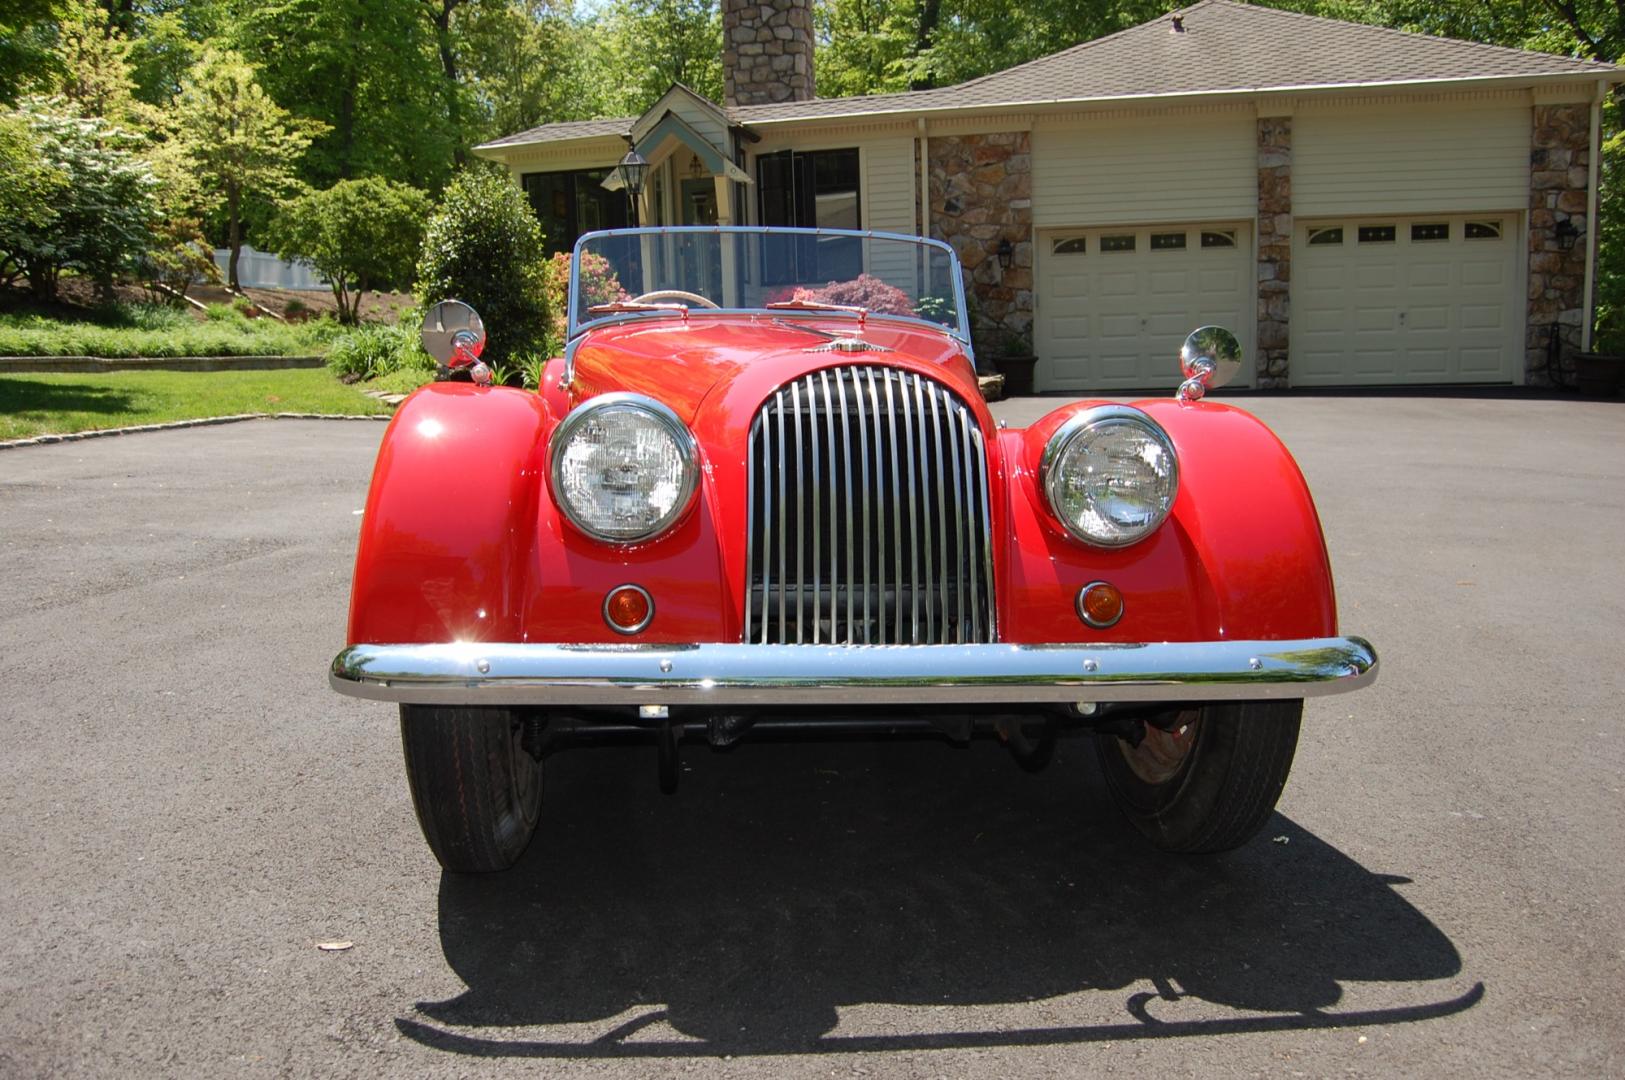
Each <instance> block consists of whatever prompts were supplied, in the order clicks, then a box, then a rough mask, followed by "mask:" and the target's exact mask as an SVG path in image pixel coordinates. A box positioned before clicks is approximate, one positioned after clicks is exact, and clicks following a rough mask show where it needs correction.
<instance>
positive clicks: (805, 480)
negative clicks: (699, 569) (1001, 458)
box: [744, 366, 995, 645]
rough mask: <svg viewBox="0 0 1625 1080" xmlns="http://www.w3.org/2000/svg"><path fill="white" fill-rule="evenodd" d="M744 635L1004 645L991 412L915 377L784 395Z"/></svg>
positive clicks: (854, 374)
mask: <svg viewBox="0 0 1625 1080" xmlns="http://www.w3.org/2000/svg"><path fill="white" fill-rule="evenodd" d="M747 475H748V489H749V490H748V493H747V498H748V500H749V503H750V526H749V541H748V544H749V547H748V552H747V557H746V564H747V566H748V573H749V574H750V590H749V592H748V594H747V598H746V603H745V629H744V640H745V641H747V642H758V643H761V644H764V645H766V644H781V645H815V644H833V645H927V644H949V643H958V642H988V641H992V640H994V633H995V631H994V622H995V620H994V611H993V552H992V543H991V533H992V526H991V517H990V514H989V505H988V498H989V497H988V478H987V453H986V448H985V447H984V445H983V440H982V430H981V428H980V427H979V426H978V425H977V423H976V415H975V414H974V413H973V412H972V411H971V410H970V409H969V408H968V407H967V406H966V405H965V403H964V402H962V401H960V400H959V398H957V397H955V396H954V395H953V394H951V393H950V392H949V391H948V390H947V389H946V388H945V387H943V386H941V385H939V384H938V383H936V382H933V381H932V380H930V379H928V378H922V377H921V376H918V375H915V374H913V373H912V372H906V371H899V370H897V369H894V368H886V367H873V366H854V367H843V368H833V369H826V370H824V371H816V372H813V373H812V374H810V375H806V376H803V377H802V378H800V379H797V380H796V381H795V382H792V383H790V384H789V385H787V386H784V387H782V388H780V389H779V390H776V391H774V393H773V396H772V397H770V398H768V400H767V401H766V402H765V403H764V404H763V406H762V408H761V411H759V412H758V413H757V414H756V420H755V422H754V423H753V424H752V426H751V433H750V450H749V458H748V461H747Z"/></svg>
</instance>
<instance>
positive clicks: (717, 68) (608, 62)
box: [590, 0, 722, 116]
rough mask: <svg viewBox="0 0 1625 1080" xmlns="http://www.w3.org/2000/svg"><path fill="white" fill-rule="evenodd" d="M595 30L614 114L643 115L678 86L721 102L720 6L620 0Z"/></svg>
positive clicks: (709, 0)
mask: <svg viewBox="0 0 1625 1080" xmlns="http://www.w3.org/2000/svg"><path fill="white" fill-rule="evenodd" d="M594 29H595V32H594V33H593V34H592V35H591V38H590V41H591V44H592V47H593V52H594V56H593V63H594V65H595V66H596V67H597V68H598V69H599V70H600V71H601V72H602V73H603V75H604V76H605V77H608V78H610V79H612V80H613V82H612V83H611V85H612V87H613V89H612V90H611V91H610V93H609V94H608V95H607V97H608V99H609V100H608V101H607V102H606V104H607V105H608V106H609V109H610V111H611V112H612V113H614V114H617V115H621V116H628V115H632V114H635V113H639V112H642V111H643V110H644V109H647V108H648V107H649V106H650V105H653V104H654V103H655V101H656V100H657V99H658V98H659V97H660V95H661V94H663V93H665V92H666V90H667V89H669V88H670V87H671V84H672V83H674V82H680V83H682V84H683V85H685V86H687V87H688V88H689V89H690V90H694V91H696V92H697V93H700V94H703V95H704V96H706V97H708V98H710V99H711V100H712V101H721V100H722V14H721V11H720V9H719V8H718V6H717V4H716V2H715V0H616V2H615V3H614V4H613V5H612V6H611V7H610V8H609V10H608V12H607V13H606V14H604V15H603V16H600V18H599V20H598V23H597V25H596V27H595V28H594ZM629 57H636V58H637V62H636V63H628V62H627V59H628V58H629Z"/></svg>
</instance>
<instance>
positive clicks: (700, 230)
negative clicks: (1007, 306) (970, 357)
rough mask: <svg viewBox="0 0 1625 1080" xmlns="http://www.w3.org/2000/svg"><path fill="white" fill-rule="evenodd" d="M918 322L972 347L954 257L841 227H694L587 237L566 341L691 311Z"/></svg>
mask: <svg viewBox="0 0 1625 1080" xmlns="http://www.w3.org/2000/svg"><path fill="white" fill-rule="evenodd" d="M717 308H720V309H724V310H728V311H754V312H765V313H768V314H774V315H783V314H784V313H786V312H800V313H809V312H828V313H830V314H832V315H835V316H843V317H851V318H857V317H859V316H860V315H882V316H902V317H905V318H911V319H920V320H924V321H926V322H928V323H931V324H933V325H935V326H937V327H940V328H942V329H945V330H947V331H948V332H949V333H951V334H953V335H955V336H956V337H958V338H960V339H961V340H964V341H966V342H967V344H968V342H969V334H968V333H967V332H966V322H965V295H964V287H963V285H962V283H961V281H960V276H959V264H958V260H956V259H955V258H954V253H953V249H952V248H950V247H948V245H946V244H944V243H942V242H941V241H939V240H925V239H922V238H920V237H917V236H899V235H895V234H891V233H862V232H846V231H842V230H835V229H779V228H745V227H726V226H724V227H706V226H701V227H693V228H651V229H617V230H614V231H613V232H596V233H588V234H586V235H585V236H583V237H582V238H581V239H580V240H579V241H577V243H576V250H575V258H574V259H573V260H572V262H571V266H570V336H571V337H572V338H573V337H575V336H576V335H577V334H578V333H580V332H581V331H582V330H583V329H585V328H586V327H588V326H590V325H592V324H593V323H596V322H601V321H602V320H604V319H617V318H619V319H624V318H635V317H637V316H638V315H639V314H643V313H648V312H668V311H674V310H683V309H686V310H687V311H688V312H689V313H691V314H692V313H694V312H703V311H708V310H712V309H717Z"/></svg>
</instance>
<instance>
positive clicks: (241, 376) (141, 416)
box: [0, 368, 390, 439]
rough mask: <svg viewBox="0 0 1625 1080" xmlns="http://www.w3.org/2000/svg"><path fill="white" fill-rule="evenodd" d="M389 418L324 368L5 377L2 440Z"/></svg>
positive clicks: (0, 397)
mask: <svg viewBox="0 0 1625 1080" xmlns="http://www.w3.org/2000/svg"><path fill="white" fill-rule="evenodd" d="M389 411H390V408H389V406H387V405H385V404H384V403H383V402H380V401H377V400H375V399H373V398H370V397H368V396H366V395H365V394H363V393H361V391H360V390H358V389H356V388H355V387H352V386H345V385H344V384H342V383H340V382H339V381H338V380H336V379H334V378H333V376H332V374H331V373H329V372H328V371H326V370H325V369H321V368H303V369H293V370H282V371H199V372H193V371H111V372H107V373H106V374H95V375H34V374H29V375H0V439H26V438H30V437H31V436H34V435H61V434H67V433H69V432H74V431H92V430H95V429H97V428H116V427H131V426H134V425H136V424H164V423H169V422H170V421H174V420H198V419H201V418H203V417H208V416H231V415H236V414H239V413H251V412H268V413H277V412H302V413H320V414H322V415H325V416H344V415H351V416H368V415H381V414H384V413H388V412H389Z"/></svg>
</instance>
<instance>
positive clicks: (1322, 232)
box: [1309, 225, 1343, 244]
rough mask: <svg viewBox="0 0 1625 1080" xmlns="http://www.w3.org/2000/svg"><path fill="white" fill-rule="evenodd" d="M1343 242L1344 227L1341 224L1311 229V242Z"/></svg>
mask: <svg viewBox="0 0 1625 1080" xmlns="http://www.w3.org/2000/svg"><path fill="white" fill-rule="evenodd" d="M1342 242H1343V228H1342V226H1340V225H1337V226H1333V227H1331V228H1329V229H1310V230H1309V243H1311V244H1341V243H1342Z"/></svg>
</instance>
